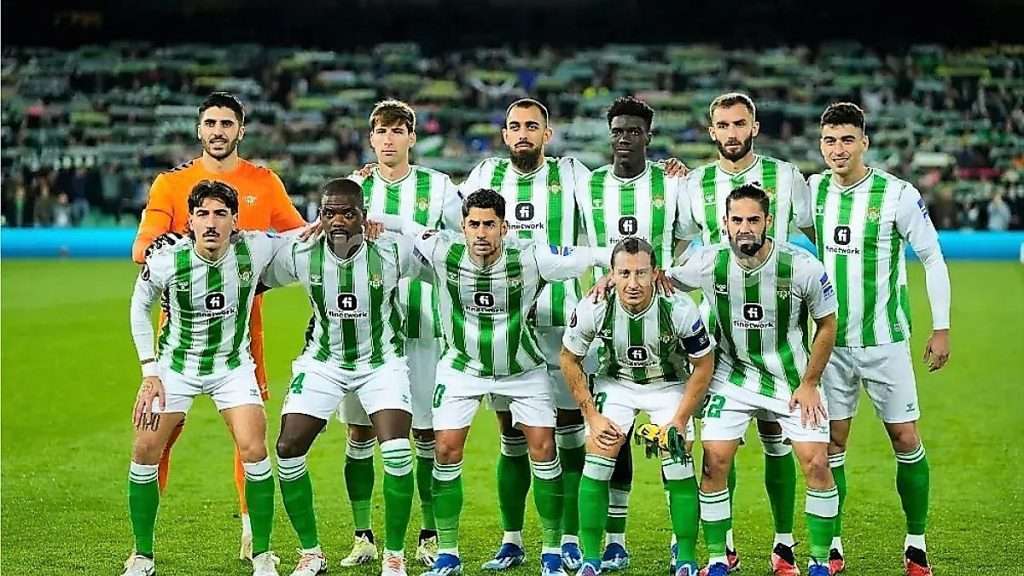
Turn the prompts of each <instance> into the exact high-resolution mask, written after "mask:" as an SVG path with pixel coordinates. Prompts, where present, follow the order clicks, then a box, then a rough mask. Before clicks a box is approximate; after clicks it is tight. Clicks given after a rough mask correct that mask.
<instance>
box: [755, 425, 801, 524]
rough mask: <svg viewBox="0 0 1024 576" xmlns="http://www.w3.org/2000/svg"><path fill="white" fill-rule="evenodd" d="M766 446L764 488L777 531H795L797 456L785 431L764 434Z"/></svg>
mask: <svg viewBox="0 0 1024 576" xmlns="http://www.w3.org/2000/svg"><path fill="white" fill-rule="evenodd" d="M761 445H762V446H763V447H764V489H765V491H766V492H768V501H769V502H770V503H771V506H772V519H773V520H774V521H775V533H776V534H792V533H793V516H794V513H795V511H796V461H795V460H796V459H795V458H794V457H793V447H792V446H789V445H787V444H783V442H782V435H781V434H779V435H771V436H769V435H767V434H761Z"/></svg>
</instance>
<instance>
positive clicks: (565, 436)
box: [555, 424, 586, 541]
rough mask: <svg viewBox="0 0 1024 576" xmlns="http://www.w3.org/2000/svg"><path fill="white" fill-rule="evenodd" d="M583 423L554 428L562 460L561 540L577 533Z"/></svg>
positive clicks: (581, 470)
mask: <svg viewBox="0 0 1024 576" xmlns="http://www.w3.org/2000/svg"><path fill="white" fill-rule="evenodd" d="M584 428H585V427H584V425H583V424H575V425H571V426H559V427H558V428H556V429H555V445H556V446H557V447H558V459H559V460H560V461H561V462H562V490H563V493H564V504H563V509H562V540H563V541H565V538H566V536H571V537H574V536H576V535H577V534H579V522H580V518H579V490H580V477H581V476H582V474H583V466H584V458H585V456H586V449H585V448H584V445H585V444H586V431H585V429H584Z"/></svg>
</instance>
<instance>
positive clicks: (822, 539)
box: [805, 486, 839, 564]
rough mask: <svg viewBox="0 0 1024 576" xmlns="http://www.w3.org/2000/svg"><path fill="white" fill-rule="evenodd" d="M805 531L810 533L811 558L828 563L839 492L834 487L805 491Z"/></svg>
mask: <svg viewBox="0 0 1024 576" xmlns="http://www.w3.org/2000/svg"><path fill="white" fill-rule="evenodd" d="M805 511H806V517H807V531H808V532H810V540H811V546H810V548H811V558H812V559H813V560H816V561H818V562H819V563H822V564H824V563H827V562H828V549H829V547H830V546H831V544H832V532H833V530H834V529H835V520H836V516H837V515H839V490H837V489H836V487H835V486H833V487H832V488H828V489H826V490H814V489H811V488H808V489H807V504H806V508H805Z"/></svg>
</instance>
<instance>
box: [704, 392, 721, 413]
mask: <svg viewBox="0 0 1024 576" xmlns="http://www.w3.org/2000/svg"><path fill="white" fill-rule="evenodd" d="M722 406H725V396H722V395H721V394H712V395H711V401H710V402H708V409H707V413H706V414H705V416H706V417H708V418H718V417H719V416H721V415H722Z"/></svg>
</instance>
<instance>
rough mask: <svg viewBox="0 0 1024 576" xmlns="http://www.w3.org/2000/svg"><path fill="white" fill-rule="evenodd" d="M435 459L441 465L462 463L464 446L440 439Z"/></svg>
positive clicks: (435, 449)
mask: <svg viewBox="0 0 1024 576" xmlns="http://www.w3.org/2000/svg"><path fill="white" fill-rule="evenodd" d="M434 459H435V460H436V461H437V462H439V463H441V464H454V463H456V462H462V446H459V445H457V444H456V443H454V442H446V441H443V440H440V439H439V440H438V441H437V442H436V444H435V445H434Z"/></svg>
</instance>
